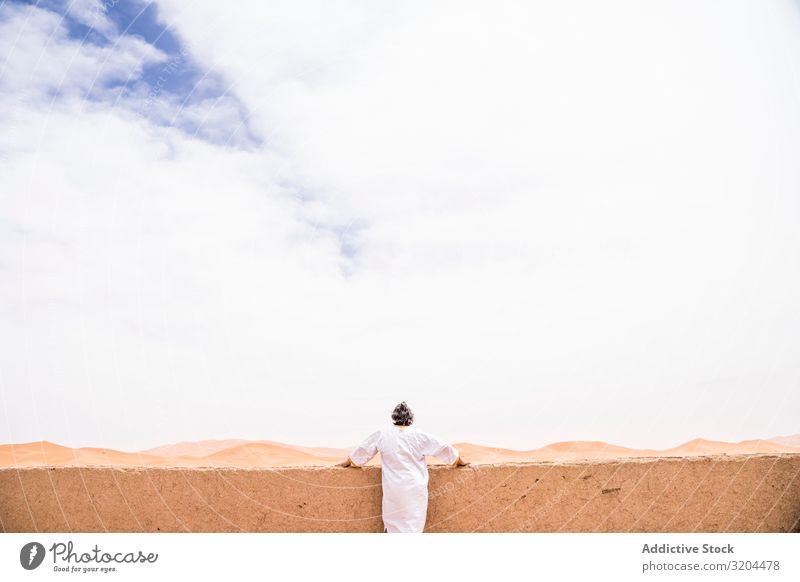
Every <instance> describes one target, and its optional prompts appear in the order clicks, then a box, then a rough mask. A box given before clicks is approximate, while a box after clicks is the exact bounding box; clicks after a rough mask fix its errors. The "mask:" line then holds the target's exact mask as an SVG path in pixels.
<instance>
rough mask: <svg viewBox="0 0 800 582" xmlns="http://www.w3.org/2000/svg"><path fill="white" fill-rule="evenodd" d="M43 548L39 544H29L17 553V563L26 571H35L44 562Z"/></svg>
mask: <svg viewBox="0 0 800 582" xmlns="http://www.w3.org/2000/svg"><path fill="white" fill-rule="evenodd" d="M44 554H45V552H44V546H43V545H42V544H40V543H39V542H29V543H27V544H25V545H24V546H22V549H21V550H20V551H19V563H20V564H22V567H23V568H25V569H26V570H35V569H36V568H38V567H39V565H40V564H41V563H42V562H43V561H44Z"/></svg>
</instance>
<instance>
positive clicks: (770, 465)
mask: <svg viewBox="0 0 800 582" xmlns="http://www.w3.org/2000/svg"><path fill="white" fill-rule="evenodd" d="M380 496H381V487H380V469H379V468H377V467H369V468H366V469H343V468H302V469H300V468H298V469H291V468H289V469H255V470H254V469H249V470H245V469H164V468H142V469H120V468H111V467H68V468H48V467H42V468H29V469H2V470H0V526H2V528H3V530H4V531H9V532H27V531H47V532H55V531H57V532H67V531H82V532H93V531H170V532H172V531H205V532H214V531H220V532H221V531H263V532H300V531H302V532H308V531H314V532H317V531H331V532H347V531H375V532H377V531H382V529H383V528H382V525H381V518H380ZM426 529H427V531H436V532H445V531H456V532H469V531H487V532H513V531H525V532H534V531H573V532H574V531H617V532H620V531H621V532H625V531H672V532H677V531H681V532H683V531H703V532H717V531H737V532H751V531H769V532H786V531H798V530H799V529H800V455H778V456H773V455H751V456H721V457H698V458H661V459H622V460H615V461H602V462H584V463H568V464H558V463H557V464H548V463H531V464H514V465H511V464H508V465H477V466H472V467H467V468H462V469H453V468H449V467H432V468H431V482H430V504H429V511H428V523H427V528H426Z"/></svg>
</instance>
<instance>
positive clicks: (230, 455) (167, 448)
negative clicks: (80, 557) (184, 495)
mask: <svg viewBox="0 0 800 582" xmlns="http://www.w3.org/2000/svg"><path fill="white" fill-rule="evenodd" d="M780 438H783V439H788V440H789V442H791V443H794V441H791V439H793V438H795V437H780ZM789 442H787V443H780V442H775V441H772V440H749V441H742V442H738V443H727V442H722V441H710V440H705V439H695V440H692V441H689V442H687V443H684V444H682V445H680V446H677V447H673V448H670V449H665V450H653V449H632V448H626V447H621V446H617V445H612V444H608V443H604V442H601V441H567V442H560V443H553V444H550V445H547V446H544V447H541V448H538V449H533V450H527V451H516V450H512V449H502V448H497V447H486V446H481V445H476V444H471V443H456V444H455V446H456V448H457V449H458V450H459V452H460V453H461V455H462V457H463V458H465V459H467V460H468V461H470V462H472V463H473V464H487V463H489V464H491V463H526V462H527V463H532V462H542V461H549V462H560V461H577V460H599V459H618V458H642V457H692V456H708V455H750V454H789V453H800V446H793V444H789ZM350 450H352V447H346V448H330V447H303V446H298V445H289V444H285V443H277V442H272V441H246V440H241V439H228V440H207V441H197V442H183V443H176V444H171V445H164V446H160V447H156V448H153V449H148V450H144V451H139V452H124V451H116V450H113V449H104V448H94V447H83V448H75V449H73V448H69V447H64V446H61V445H57V444H54V443H51V442H47V441H37V442H33V443H23V444H11V445H0V467H43V466H53V467H84V466H112V467H240V468H257V467H313V466H329V465H334V464H336V463H338V462H341V461H342V460H344V459H346V458H347V454H348V453H349V452H350ZM429 461H430V463H431V464H434V465H435V464H438V461H437V459H435V458H431V459H429ZM370 464H371V465H379V464H380V458H379V457H378V458H376V459H374V460H373V461H372V462H371V463H370Z"/></svg>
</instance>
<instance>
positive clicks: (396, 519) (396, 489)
mask: <svg viewBox="0 0 800 582" xmlns="http://www.w3.org/2000/svg"><path fill="white" fill-rule="evenodd" d="M392 421H393V422H394V426H392V427H388V428H385V429H382V430H379V431H378V432H375V433H372V434H371V435H369V436H368V437H367V438H366V440H365V441H364V442H363V443H361V444H360V445H359V446H358V447H356V449H355V450H354V451H353V452H352V454H351V455H350V456H349V457H348V459H347V460H346V461H345V462H343V463H341V464H340V466H342V467H363V466H364V465H366V464H367V463H368V462H369V461H370V459H372V458H373V457H374V456H375V455H376V454H378V453H380V454H381V481H382V484H383V525H384V531H386V532H389V533H401V532H421V531H422V530H423V529H425V518H426V516H427V514H428V465H427V463H426V462H425V457H426V456H428V455H429V456H433V457H437V458H439V459H441V460H443V461H445V462H446V463H449V464H451V465H452V466H453V467H465V466H467V465H469V463H466V462H464V461H463V460H462V459H461V457H460V456H459V454H458V451H456V449H454V448H453V447H452V446H451V445H449V444H447V443H445V442H443V441H441V440H439V439H438V438H436V437H435V436H433V435H431V434H428V433H426V432H424V431H421V430H418V429H416V428H413V427H412V426H411V424H412V423H413V422H414V414H413V413H412V412H411V409H410V408H409V407H408V405H407V404H406V403H405V402H401V403H400V404H398V405H397V406H396V407H395V409H394V411H393V412H392Z"/></svg>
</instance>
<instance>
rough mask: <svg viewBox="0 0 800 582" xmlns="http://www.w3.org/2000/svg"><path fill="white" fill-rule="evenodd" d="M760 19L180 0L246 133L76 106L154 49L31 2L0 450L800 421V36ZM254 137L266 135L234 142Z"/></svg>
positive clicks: (664, 11) (659, 442) (7, 294)
mask: <svg viewBox="0 0 800 582" xmlns="http://www.w3.org/2000/svg"><path fill="white" fill-rule="evenodd" d="M773 6H774V7H773V8H772V9H771V10H769V11H768V10H765V9H763V8H762V7H760V5H758V4H756V3H752V2H744V1H742V2H726V3H724V5H723V4H722V3H718V2H710V1H707V2H701V3H697V2H692V3H688V2H683V3H680V2H679V3H672V4H669V5H659V6H658V7H655V6H644V5H641V4H640V3H633V2H611V3H604V4H603V5H602V6H600V5H597V4H596V3H590V2H576V3H566V4H559V5H558V6H556V5H553V4H552V3H550V4H534V5H529V4H521V3H520V4H516V3H504V4H501V5H498V6H493V7H492V8H491V9H489V8H487V7H486V5H485V4H477V3H474V4H470V3H458V4H457V5H450V4H445V3H435V4H430V3H424V4H423V3H420V4H403V6H402V7H398V6H394V7H392V8H391V9H387V6H379V5H375V4H373V3H337V4H336V5H333V4H330V3H303V2H299V3H298V2H293V3H291V4H290V5H289V6H288V7H287V6H286V5H284V6H279V5H278V4H275V3H267V4H266V5H263V6H260V7H259V9H258V11H256V12H254V11H253V8H252V6H249V7H248V6H245V5H244V4H242V5H239V4H237V3H233V4H231V5H226V6H225V7H224V9H223V8H221V7H220V5H219V4H218V3H212V2H194V3H192V4H191V6H189V5H185V4H184V3H180V2H170V1H164V2H159V7H160V8H161V14H162V17H163V18H164V20H165V22H167V23H168V24H170V25H171V26H172V29H173V30H175V31H176V33H177V34H178V35H179V36H180V37H181V39H182V40H183V42H184V43H185V46H186V48H187V50H188V52H189V54H190V55H192V58H193V59H196V60H197V61H198V62H199V63H200V66H201V67H202V68H203V70H207V71H213V72H214V73H217V74H219V75H222V76H223V78H224V80H225V82H226V83H227V85H226V89H228V94H229V95H235V96H236V99H238V100H239V101H237V102H236V103H238V102H240V103H241V104H243V107H244V108H245V111H244V112H243V111H242V110H241V109H239V108H238V106H237V105H236V103H235V102H234V101H233V100H224V99H223V100H220V101H216V100H215V99H209V100H206V101H204V102H200V103H195V104H192V105H191V106H190V107H187V108H186V110H181V109H180V98H179V96H172V95H164V96H159V98H158V99H156V100H152V99H150V97H149V95H148V93H147V92H146V91H145V90H144V89H143V88H141V87H140V88H139V90H138V92H137V91H133V92H132V93H131V94H130V96H129V97H126V99H124V100H119V101H116V102H115V101H113V100H112V101H110V102H109V101H103V100H96V101H93V102H92V103H87V102H85V101H81V100H80V99H78V98H77V96H80V95H81V91H85V90H86V87H87V86H88V85H87V83H91V81H90V80H89V81H87V79H92V78H93V74H94V75H96V74H97V72H98V71H102V73H101V75H102V76H103V78H104V79H112V78H115V79H116V78H122V77H123V76H124V75H128V76H131V77H132V78H133V79H137V77H138V75H139V72H140V71H141V68H140V67H141V64H140V63H141V62H142V61H143V60H144V61H147V60H148V59H159V58H163V56H160V55H159V54H158V52H157V51H154V49H149V48H147V47H146V46H141V44H142V41H136V40H133V39H127V38H126V37H123V38H121V39H120V42H119V44H117V45H116V47H115V48H113V49H101V48H98V47H95V46H92V45H82V46H79V45H77V44H76V43H75V42H74V41H72V40H70V39H69V38H67V37H66V36H63V34H65V33H63V34H62V33H58V34H62V36H58V34H56V36H55V37H54V38H55V39H56V40H57V42H55V43H53V42H50V43H46V42H44V41H43V40H42V39H45V38H47V37H48V36H49V34H50V32H49V31H52V30H53V29H54V27H55V26H56V25H55V21H53V20H52V17H51V16H48V15H47V14H39V13H38V12H35V11H33V12H31V13H30V14H31V15H32V16H35V19H34V18H32V20H31V21H32V22H33V23H34V24H28V25H25V26H26V27H27V28H25V29H24V30H27V31H28V33H26V35H25V37H26V38H28V39H29V40H28V41H26V42H29V43H31V44H30V46H31V47H32V48H31V49H26V50H19V47H20V45H19V44H17V45H15V47H12V46H9V45H6V46H3V47H0V48H1V49H2V50H3V51H6V52H0V55H2V54H9V55H10V57H9V60H8V66H9V67H10V69H9V71H11V73H10V75H9V76H8V77H4V79H5V80H4V83H6V85H4V88H6V89H13V90H16V91H19V90H22V91H23V92H22V93H21V95H22V98H21V99H20V98H17V99H16V100H15V99H13V98H8V97H6V98H5V100H4V102H3V103H2V105H3V106H4V109H6V110H11V111H13V117H12V118H10V119H7V120H6V121H4V122H3V135H5V136H7V137H6V138H5V139H3V141H2V142H0V148H1V149H0V151H2V152H4V153H5V158H4V160H3V161H2V162H1V163H2V166H0V168H2V172H3V194H0V208H2V217H3V222H2V223H1V226H0V228H1V229H2V230H0V232H2V233H3V234H2V242H3V248H4V249H5V250H4V251H3V254H2V255H0V265H2V268H3V270H4V273H5V274H6V277H4V280H5V281H6V285H5V286H4V288H3V290H2V291H0V293H2V295H0V297H2V305H3V306H5V308H4V309H3V312H2V318H3V320H4V321H7V322H8V325H7V326H5V330H4V332H0V354H3V355H2V356H0V369H2V371H3V375H2V380H1V381H2V389H3V394H4V398H3V400H4V403H5V406H6V412H7V413H8V415H9V416H8V417H7V419H6V420H5V421H4V422H5V426H6V428H5V433H3V432H0V440H4V439H6V438H7V439H9V440H14V441H19V440H28V439H34V438H49V439H51V440H57V441H67V440H69V439H74V441H75V442H76V443H78V444H90V443H91V444H101V443H102V444H108V445H110V446H126V447H130V448H140V447H141V448H143V447H145V446H149V445H155V444H159V443H161V442H164V441H170V440H178V439H184V438H211V437H215V436H219V437H222V436H242V437H253V438H274V439H284V440H290V441H295V442H308V443H311V444H322V443H323V442H333V441H335V444H345V443H348V442H351V441H353V440H355V439H356V438H358V436H359V435H360V434H361V433H362V432H363V431H365V430H369V429H370V428H371V427H372V425H373V424H374V423H375V422H376V420H377V419H381V418H382V417H383V416H382V415H384V413H385V412H386V411H387V409H389V408H391V406H392V405H393V404H394V401H395V400H399V399H402V398H405V399H407V400H408V401H409V402H411V403H412V405H416V407H417V409H418V410H417V415H418V418H419V419H420V421H424V423H425V424H426V425H428V426H433V427H434V428H435V429H436V430H437V431H438V432H442V433H443V434H445V435H446V436H448V437H451V438H454V439H465V440H474V441H480V442H486V443H488V444H500V445H511V446H535V445H537V444H543V443H545V442H547V441H552V440H558V439H568V438H600V439H606V440H611V441H616V442H621V443H623V444H630V445H642V446H650V445H652V446H668V445H671V444H675V443H676V442H677V441H680V440H682V439H685V440H688V439H689V438H693V437H695V436H707V437H718V438H730V439H739V438H748V437H754V436H769V435H771V434H773V433H783V432H795V428H796V427H794V425H793V423H794V422H795V421H796V418H794V416H792V415H791V413H790V411H791V410H792V406H794V408H796V404H797V403H798V402H797V392H796V390H794V388H795V387H796V384H797V380H798V377H800V365H799V364H798V362H797V360H796V358H795V357H794V354H795V353H796V348H797V346H798V343H799V342H800V311H798V309H797V307H796V306H795V301H794V297H795V296H796V295H797V294H798V292H799V291H800V289H799V288H800V278H799V277H798V275H799V273H798V268H797V265H798V264H800V262H799V261H798V259H800V257H798V255H799V254H800V244H799V243H800V240H799V239H800V235H798V234H797V230H796V228H795V225H796V222H797V218H798V217H799V213H798V200H797V195H796V193H797V192H798V191H800V189H799V188H798V187H800V170H798V167H797V165H796V163H795V160H796V159H797V154H798V152H800V112H798V110H797V108H796V106H795V104H796V103H797V101H798V97H800V84H798V81H797V79H798V71H800V57H798V55H800V51H798V49H800V46H798V44H800V40H798V39H800V37H798V35H797V31H798V26H800V21H798V16H797V12H796V9H795V7H794V6H793V5H791V4H790V3H788V2H787V3H782V4H781V3H776V4H774V5H773ZM6 10H16V11H19V14H22V11H23V10H24V9H22V8H13V9H11V8H6ZM25 10H30V9H25ZM15 14H16V13H15ZM243 14H247V15H248V16H247V18H243V17H242V15H243ZM48 19H50V20H48ZM5 26H6V27H7V28H6V30H4V31H3V34H0V39H3V38H12V39H13V38H14V36H15V32H14V31H15V30H16V29H19V28H20V27H22V26H23V25H22V24H21V23H20V22H19V21H18V20H11V19H8V20H6V21H5ZM15 27H16V28H15ZM48 27H49V28H48ZM31 31H38V32H36V33H35V34H34V33H33V32H31ZM37 39H38V40H37ZM0 42H2V41H0ZM125 42H127V44H126V43H125ZM137 43H139V44H137ZM103 51H106V52H103ZM39 54H41V55H42V58H41V59H40V60H41V64H39V65H36V64H35V63H36V62H37V60H38V59H36V58H34V57H33V56H31V55H39ZM108 62H111V64H108ZM159 62H160V61H159ZM69 63H78V65H72V64H69ZM103 63H106V64H103ZM764 63H769V66H765V65H764ZM75 67H77V68H75ZM65 71H66V72H67V75H66V78H67V79H68V82H67V83H66V85H67V86H69V87H73V88H74V91H72V92H66V93H67V94H66V95H65V96H63V97H62V98H61V99H58V100H56V101H55V102H53V103H52V106H51V100H50V98H47V92H48V91H50V90H52V87H54V86H58V84H59V83H60V82H61V77H63V76H64V72H65ZM59 72H60V74H59ZM31 88H36V91H32V89H31ZM72 94H74V95H75V96H76V97H75V98H71V97H70V95H72ZM148 99H150V101H148ZM110 103H115V107H113V108H112V107H111V105H110ZM143 112H144V113H143ZM243 114H244V115H246V120H247V123H248V124H250V127H252V129H253V130H254V131H255V132H257V133H258V134H259V136H260V137H261V138H262V140H263V143H262V145H261V146H260V147H259V148H252V147H251V148H250V149H249V150H247V151H243V150H236V149H234V148H233V147H224V146H223V145H220V144H224V143H225V142H226V141H227V140H228V138H229V137H231V136H232V135H234V128H235V127H239V126H240V125H241V123H242V119H243V118H242V115H243ZM176 115H177V116H183V119H185V120H187V121H186V124H187V125H194V126H197V127H198V128H200V129H199V132H198V136H197V137H193V136H192V135H191V134H189V135H187V134H186V133H185V132H181V131H177V130H174V129H169V128H167V127H164V126H165V125H169V124H170V120H171V119H175V116H176ZM154 122H155V123H154ZM176 125H178V126H180V124H179V123H178V124H176ZM201 137H202V138H208V139H209V140H210V143H209V141H203V140H202V139H199V138H201ZM233 142H234V143H239V142H238V141H236V140H233ZM229 145H231V144H229ZM251 145H252V144H251ZM31 409H33V410H36V413H37V415H38V417H37V418H38V421H37V422H28V420H29V419H28V418H27V417H26V416H25V411H27V410H31ZM121 409H124V410H125V414H124V415H122V416H121V415H120V410H121ZM4 422H0V427H2V426H3V424H4ZM65 435H66V436H65Z"/></svg>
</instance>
